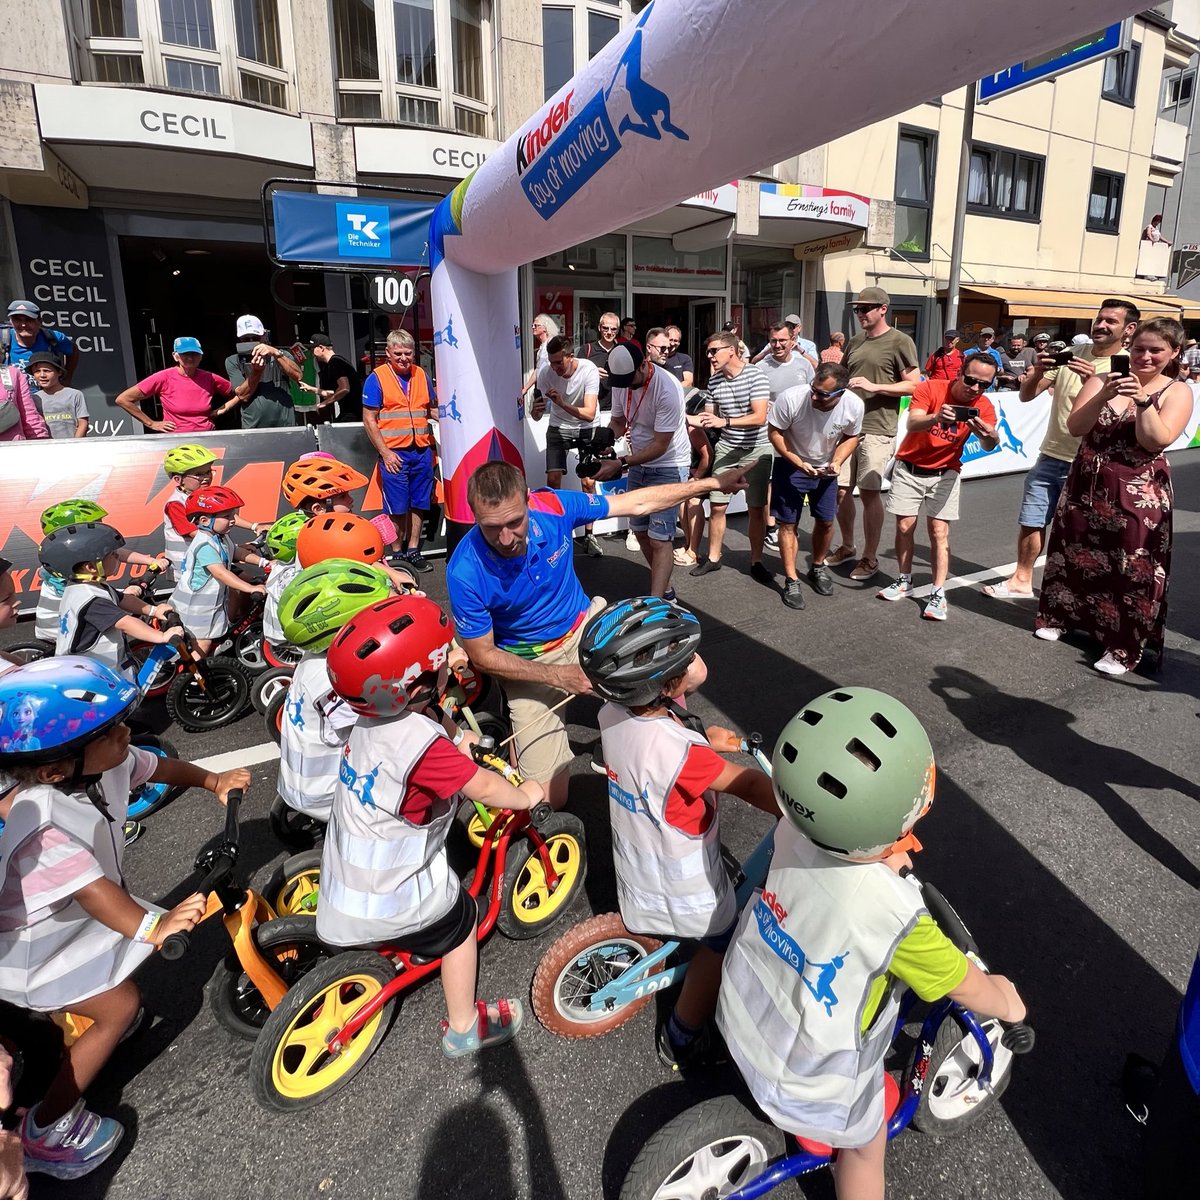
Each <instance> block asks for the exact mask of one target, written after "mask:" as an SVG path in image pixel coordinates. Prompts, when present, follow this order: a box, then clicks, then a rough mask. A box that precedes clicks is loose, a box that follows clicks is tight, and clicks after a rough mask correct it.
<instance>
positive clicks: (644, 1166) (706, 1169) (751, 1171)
mask: <svg viewBox="0 0 1200 1200" xmlns="http://www.w3.org/2000/svg"><path fill="white" fill-rule="evenodd" d="M702 1152H706V1153H702ZM786 1153H787V1145H786V1142H785V1139H784V1135H783V1133H782V1131H780V1130H778V1129H776V1128H775V1126H774V1125H772V1124H770V1122H768V1121H765V1120H764V1119H763V1118H762V1117H761V1116H760V1115H759V1114H758V1113H756V1112H754V1111H753V1110H752V1109H750V1108H748V1107H747V1106H746V1105H745V1104H743V1103H742V1101H740V1100H738V1099H736V1098H735V1097H733V1096H717V1097H715V1098H714V1099H712V1100H705V1101H704V1103H703V1104H697V1105H696V1107H695V1108H689V1109H688V1110H687V1112H684V1113H680V1115H679V1116H677V1117H676V1118H675V1120H673V1121H671V1122H670V1123H669V1124H667V1125H664V1126H663V1127H662V1129H660V1130H659V1131H658V1132H657V1133H656V1134H655V1135H654V1136H653V1137H652V1138H651V1139H650V1140H649V1141H648V1142H647V1143H646V1144H645V1145H644V1146H643V1147H642V1149H641V1152H640V1153H639V1154H638V1156H637V1158H635V1159H634V1160H633V1165H632V1166H631V1167H630V1168H629V1173H628V1174H627V1175H626V1176H625V1182H624V1184H622V1186H621V1196H620V1200H654V1197H655V1196H659V1195H665V1194H668V1191H667V1189H666V1185H667V1184H668V1183H671V1184H673V1185H677V1187H675V1188H672V1189H671V1190H670V1194H672V1195H674V1194H678V1195H680V1196H685V1195H686V1196H693V1195H695V1196H704V1197H712V1200H718V1198H719V1197H722V1196H728V1195H730V1194H731V1193H733V1192H735V1191H737V1190H738V1188H740V1187H742V1186H743V1185H745V1184H747V1183H749V1182H750V1181H751V1180H752V1179H756V1178H757V1177H758V1176H759V1175H761V1174H762V1173H763V1171H765V1170H766V1169H767V1168H768V1167H769V1166H770V1165H771V1164H772V1163H774V1162H777V1161H778V1160H779V1159H781V1158H783V1157H784V1156H785V1155H786Z"/></svg>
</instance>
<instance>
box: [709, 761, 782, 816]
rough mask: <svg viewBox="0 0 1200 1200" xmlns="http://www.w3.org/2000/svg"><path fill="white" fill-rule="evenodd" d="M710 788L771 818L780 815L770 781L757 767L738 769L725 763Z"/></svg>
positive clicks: (735, 765)
mask: <svg viewBox="0 0 1200 1200" xmlns="http://www.w3.org/2000/svg"><path fill="white" fill-rule="evenodd" d="M711 786H712V789H713V791H715V792H728V793H729V794H730V795H731V796H737V797H739V798H740V799H742V800H745V801H746V803H747V804H750V805H752V806H753V807H754V808H757V809H761V810H762V811H763V812H765V813H770V814H771V816H773V817H778V816H779V815H780V813H779V805H778V804H777V803H776V802H775V789H774V788H773V787H772V786H771V779H770V777H769V776H768V775H765V774H764V773H763V772H762V771H760V770H759V769H758V768H757V767H739V766H738V765H737V764H736V763H726V764H725V769H724V770H723V771H722V772H721V773H720V775H718V776H717V777H716V779H714V780H713V781H712V784H711Z"/></svg>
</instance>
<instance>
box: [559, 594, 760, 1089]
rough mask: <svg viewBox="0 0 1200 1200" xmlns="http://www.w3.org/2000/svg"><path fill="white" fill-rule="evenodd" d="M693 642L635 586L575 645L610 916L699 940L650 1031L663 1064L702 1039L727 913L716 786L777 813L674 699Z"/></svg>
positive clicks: (679, 694)
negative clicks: (607, 830) (596, 750)
mask: <svg viewBox="0 0 1200 1200" xmlns="http://www.w3.org/2000/svg"><path fill="white" fill-rule="evenodd" d="M699 646H700V622H699V621H698V620H697V619H696V617H695V615H694V614H693V613H691V612H689V611H688V610H687V609H686V608H684V607H683V606H682V605H681V604H677V603H675V602H673V601H669V600H660V599H656V598H653V597H649V596H646V597H639V598H636V599H633V600H619V601H617V602H616V603H615V604H610V605H609V606H608V607H607V608H605V609H602V610H601V611H600V612H598V613H597V614H596V615H595V616H594V617H593V618H592V619H591V620H590V621H589V622H588V624H587V625H586V626H585V628H584V631H583V637H582V640H581V642H580V647H579V663H580V666H581V667H582V668H583V670H584V673H585V674H586V675H587V677H588V679H589V680H590V682H591V684H592V689H593V690H594V691H595V693H596V695H597V696H600V697H601V698H602V699H604V700H606V701H607V703H606V704H605V705H604V707H603V708H602V709H601V710H600V737H601V741H602V743H603V748H604V761H605V763H606V764H607V767H608V799H609V813H610V816H611V820H612V841H613V865H614V866H615V868H616V875H617V898H618V901H619V903H620V908H621V919H622V921H624V923H625V927H626V928H627V929H629V930H630V931H631V932H634V933H645V934H653V935H654V936H655V937H665V938H672V939H675V938H680V939H682V938H690V939H695V940H698V941H699V943H700V944H699V947H698V948H697V950H696V953H695V956H694V957H693V959H692V960H691V962H690V963H689V964H688V970H687V974H686V975H685V976H684V980H683V985H682V987H681V989H680V993H679V998H678V1000H677V1001H676V1003H675V1008H674V1010H673V1011H672V1013H671V1015H670V1017H669V1018H668V1020H667V1021H666V1022H664V1024H663V1025H662V1026H661V1027H660V1029H659V1031H658V1057H659V1059H660V1060H661V1061H662V1063H663V1065H664V1066H667V1067H670V1068H671V1070H673V1071H675V1070H679V1069H680V1068H686V1066H687V1065H688V1064H689V1063H690V1062H692V1061H694V1060H695V1059H696V1057H697V1055H699V1054H702V1053H703V1052H704V1050H705V1049H706V1048H707V1046H708V1041H709V1038H708V1029H707V1026H708V1022H709V1020H710V1018H711V1017H712V1015H713V1010H714V1009H715V1008H716V1004H717V989H718V987H719V986H720V982H721V962H722V958H723V956H724V954H725V950H726V948H727V947H728V945H729V940H730V938H731V937H732V936H733V930H734V926H735V924H736V922H737V911H736V908H735V904H734V889H733V885H732V883H731V881H730V879H729V875H728V872H727V871H726V869H725V864H724V862H723V861H722V859H721V830H720V819H719V815H718V812H717V793H719V792H728V793H729V794H731V795H734V796H739V797H740V798H741V799H743V800H745V801H746V802H747V803H748V804H751V805H753V806H754V807H755V808H759V809H761V810H762V811H763V812H767V813H770V814H771V815H772V816H775V815H777V813H778V812H779V809H778V807H777V806H776V804H775V796H774V793H773V791H772V790H771V781H770V779H768V778H767V776H766V775H764V774H763V772H762V771H760V770H758V769H757V768H746V767H739V766H737V765H736V764H734V763H731V762H726V760H725V759H723V758H721V756H720V755H719V754H718V753H717V749H721V750H725V751H730V750H736V749H738V747H739V746H740V744H741V740H740V739H739V738H738V737H737V736H736V735H735V734H734V733H732V732H731V731H730V730H728V729H723V728H721V727H720V726H717V725H714V726H712V727H711V728H710V729H709V730H708V731H707V733H706V732H705V731H704V729H703V727H702V726H701V725H700V723H699V719H698V718H696V717H694V716H691V715H690V714H689V713H688V712H687V710H686V709H685V708H683V707H682V705H681V704H680V703H679V701H680V700H681V699H682V698H683V697H684V696H685V695H686V694H687V693H689V692H692V691H694V690H695V689H696V688H698V687H699V686H700V685H701V684H702V683H703V682H704V679H705V677H706V675H707V670H706V668H705V666H704V661H703V660H702V659H701V658H700V655H699V653H698V650H699Z"/></svg>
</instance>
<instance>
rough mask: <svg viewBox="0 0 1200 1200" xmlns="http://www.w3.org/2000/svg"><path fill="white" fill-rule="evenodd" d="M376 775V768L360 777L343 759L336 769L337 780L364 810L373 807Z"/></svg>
mask: <svg viewBox="0 0 1200 1200" xmlns="http://www.w3.org/2000/svg"><path fill="white" fill-rule="evenodd" d="M378 775H379V768H378V767H375V768H373V769H372V770H370V771H368V772H367V773H366V774H365V775H360V774H359V773H358V772H357V771H356V770H355V769H354V768H353V767H352V766H351V765H350V762H349V760H348V759H345V758H343V759H342V765H341V767H340V768H339V769H338V778H339V779H340V780H341V781H342V783H344V784H345V785H346V787H347V788H349V789H350V794H351V795H352V796H354V798H355V799H356V800H357V801H358V802H359V804H361V805H362V806H363V807H364V808H374V807H375V779H376V777H377V776H378Z"/></svg>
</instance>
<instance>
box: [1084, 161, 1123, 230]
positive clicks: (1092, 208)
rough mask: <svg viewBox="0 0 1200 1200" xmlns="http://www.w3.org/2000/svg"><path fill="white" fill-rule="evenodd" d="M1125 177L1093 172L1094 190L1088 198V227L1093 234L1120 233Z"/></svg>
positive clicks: (1104, 172) (1107, 172) (1106, 172)
mask: <svg viewBox="0 0 1200 1200" xmlns="http://www.w3.org/2000/svg"><path fill="white" fill-rule="evenodd" d="M1124 191H1125V176H1124V175H1114V174H1112V173H1111V172H1109V171H1093V172H1092V190H1091V194H1090V195H1089V196H1088V212H1087V227H1088V229H1090V230H1091V231H1092V232H1093V233H1119V232H1120V227H1121V195H1122V193H1123V192H1124Z"/></svg>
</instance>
